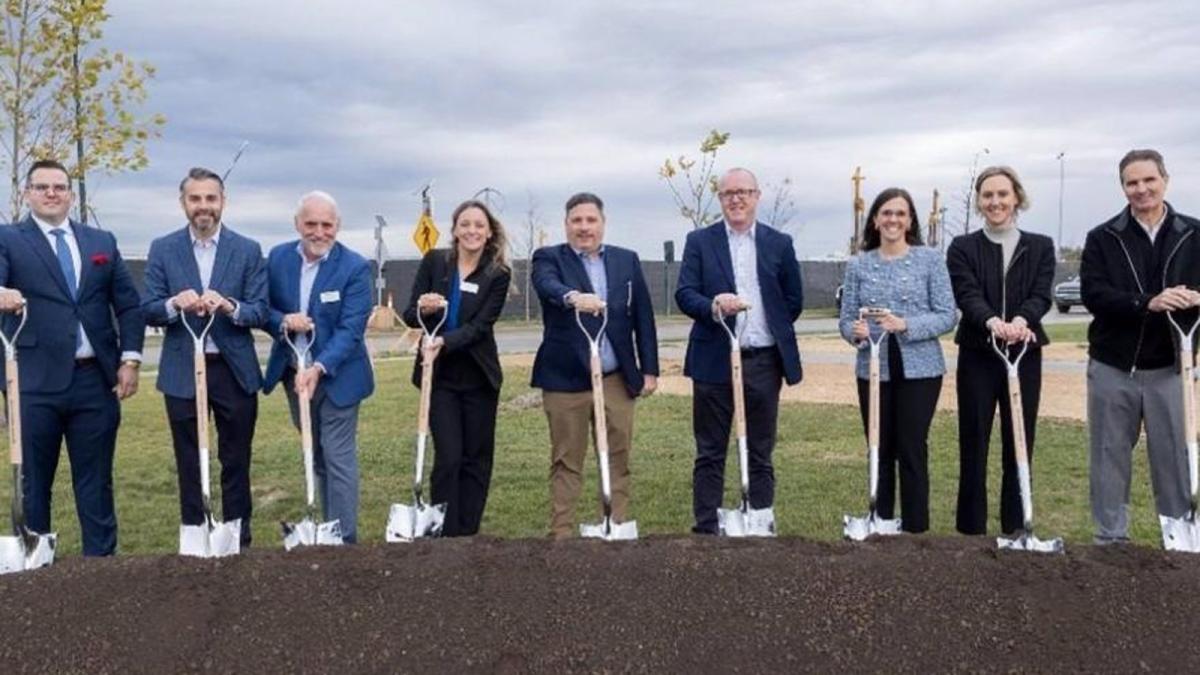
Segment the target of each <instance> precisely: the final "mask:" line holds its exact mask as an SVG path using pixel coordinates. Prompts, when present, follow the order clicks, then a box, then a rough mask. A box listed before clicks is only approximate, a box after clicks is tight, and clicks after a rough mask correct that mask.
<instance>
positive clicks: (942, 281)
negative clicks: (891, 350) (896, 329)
mask: <svg viewBox="0 0 1200 675" xmlns="http://www.w3.org/2000/svg"><path fill="white" fill-rule="evenodd" d="M860 307H886V308H888V309H890V310H891V311H892V314H895V315H896V316H900V317H903V318H904V321H905V323H906V324H907V325H908V327H907V329H906V330H905V331H904V332H903V333H897V334H894V335H890V336H888V337H887V338H885V339H884V342H883V344H882V345H881V350H882V352H883V359H882V363H881V368H880V371H879V373H880V377H881V379H882V380H883V381H884V382H887V381H888V379H889V374H888V360H887V348H888V346H887V341H888V340H893V339H895V340H899V345H900V356H901V358H902V359H903V361H904V375H905V377H908V378H922V377H937V376H939V375H942V374H943V373H945V372H946V360H945V357H943V355H942V346H941V344H939V343H938V336H939V335H942V334H943V333H947V332H949V331H950V330H951V329H953V328H954V324H955V323H956V322H957V320H958V313H957V310H956V309H955V307H954V293H953V292H952V291H951V289H950V274H949V272H947V271H946V260H945V258H943V257H942V254H941V252H940V251H937V250H935V249H932V248H929V247H927V246H913V247H912V248H910V249H909V250H908V254H907V255H905V256H904V257H902V258H896V259H894V260H885V259H883V258H882V257H881V256H880V255H879V249H875V250H871V251H866V252H864V253H861V254H859V255H857V256H855V257H853V258H851V259H850V262H849V264H848V265H846V278H845V280H844V281H843V284H842V312H841V317H840V321H839V322H838V328H839V330H841V333H842V337H843V338H845V339H846V340H847V341H849V342H850V343H851V344H855V343H854V340H853V338H852V337H851V330H852V328H853V325H852V324H853V323H854V321H856V320H857V319H858V310H859V308H860ZM870 325H871V330H872V335H873V336H878V333H876V332H874V331H878V330H879V327H878V326H876V325H874V322H871V323H870ZM856 346H857V347H858V349H859V352H858V360H857V362H856V365H855V373H856V374H857V375H858V377H859V378H861V379H864V380H865V379H866V378H867V372H868V370H867V369H868V359H869V356H870V350H869V346H870V345H869V344H868V343H867V341H866V340H863V341H862V343H861V344H856Z"/></svg>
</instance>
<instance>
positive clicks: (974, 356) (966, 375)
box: [955, 348, 1042, 534]
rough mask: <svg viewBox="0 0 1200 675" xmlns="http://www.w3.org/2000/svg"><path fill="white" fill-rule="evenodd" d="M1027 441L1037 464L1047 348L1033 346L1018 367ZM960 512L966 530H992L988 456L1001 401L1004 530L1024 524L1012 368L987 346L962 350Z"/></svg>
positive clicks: (961, 527) (1009, 531)
mask: <svg viewBox="0 0 1200 675" xmlns="http://www.w3.org/2000/svg"><path fill="white" fill-rule="evenodd" d="M1017 377H1018V378H1019V379H1020V381H1021V408H1022V412H1023V413H1024V416H1025V445H1026V450H1027V451H1028V454H1029V463H1030V467H1031V468H1032V466H1033V442H1034V438H1035V432H1036V431H1037V415H1038V404H1039V402H1040V400H1041V394H1042V350H1040V349H1030V350H1029V353H1028V354H1026V355H1025V358H1024V359H1022V360H1021V365H1020V366H1019V367H1018V368H1017ZM957 380H958V384H957V389H958V453H959V472H958V511H957V513H956V516H955V527H957V528H958V531H959V532H962V533H963V534H986V533H987V457H988V442H989V441H990V440H991V437H992V421H993V420H994V419H995V417H996V405H997V404H999V405H1000V440H1001V444H1002V450H1001V455H1000V457H1001V459H1000V465H1001V467H1002V472H1003V473H1002V478H1001V481H1000V528H1001V530H1002V531H1003V532H1004V533H1005V534H1012V533H1013V532H1014V531H1015V530H1018V529H1020V528H1021V527H1022V525H1023V524H1024V520H1025V518H1024V514H1023V513H1022V510H1021V487H1020V485H1019V483H1018V481H1017V460H1016V455H1015V450H1014V446H1013V435H1012V411H1011V410H1010V408H1009V405H1008V372H1007V371H1006V370H1005V367H1004V364H1003V363H1002V362H1001V361H1000V357H998V356H996V354H995V353H993V352H992V351H990V350H989V351H984V350H981V349H966V348H964V349H959V350H958V375H957Z"/></svg>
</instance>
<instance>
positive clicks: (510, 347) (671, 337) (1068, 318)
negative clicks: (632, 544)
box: [142, 310, 1091, 366]
mask: <svg viewBox="0 0 1200 675" xmlns="http://www.w3.org/2000/svg"><path fill="white" fill-rule="evenodd" d="M1090 320H1091V316H1090V315H1089V314H1085V313H1083V312H1072V313H1070V314H1060V313H1059V312H1058V310H1050V313H1049V314H1047V315H1046V318H1045V323H1048V324H1053V323H1086V322H1088V321H1090ZM691 327H692V322H691V321H690V320H688V319H686V318H682V317H680V316H678V315H674V316H670V317H659V320H658V341H659V343H660V344H662V355H663V356H664V357H667V358H682V356H683V347H684V346H685V344H686V342H687V337H688V331H689V330H691ZM796 332H797V333H799V334H801V335H816V334H821V333H835V332H837V319H834V318H815V319H809V318H805V317H803V316H802V317H801V318H800V320H799V321H797V322H796ZM256 336H257V339H256V341H255V348H256V349H257V351H258V355H259V360H262V361H264V362H265V360H266V358H267V355H268V354H269V352H270V350H271V343H270V341H269V340H268V339H267V337H266V336H265V335H263V334H262V333H256ZM399 337H400V334H398V333H395V334H384V335H377V334H372V335H369V336H368V338H367V340H368V342H369V343H370V345H371V347H372V349H374V350H375V351H377V352H378V351H393V350H395V349H396V346H397V344H398V342H399ZM541 342H542V326H541V324H537V323H535V324H528V325H527V324H522V323H512V322H505V323H502V324H500V325H499V326H498V327H497V330H496V345H497V346H498V347H499V349H500V352H501V353H502V354H522V353H529V352H534V351H537V348H538V345H539V344H541ZM161 351H162V349H161V340H160V339H158V338H151V339H150V340H148V341H147V345H146V348H145V349H144V350H143V354H142V357H143V359H144V363H145V364H146V365H148V366H157V365H158V359H159V355H160V353H161ZM806 358H808V357H806ZM851 359H852V355H851V354H849V353H847V355H846V357H845V359H844V360H845V361H846V362H849V361H850V360H851ZM842 360H843V359H841V358H838V359H836V362H839V363H840V362H841V361H842Z"/></svg>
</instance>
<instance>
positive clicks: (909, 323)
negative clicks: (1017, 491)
mask: <svg viewBox="0 0 1200 675" xmlns="http://www.w3.org/2000/svg"><path fill="white" fill-rule="evenodd" d="M862 251H863V252H862V253H861V254H860V255H858V256H855V257H854V258H853V259H851V260H850V263H849V264H848V265H847V266H846V278H845V281H844V282H843V291H842V293H843V295H842V310H841V320H840V322H839V328H840V330H841V333H842V337H844V338H845V339H846V340H847V341H849V342H850V343H851V344H853V345H855V346H856V347H858V349H859V351H858V359H857V364H856V374H857V376H858V401H859V406H860V408H861V409H862V417H863V426H864V428H865V427H866V424H867V406H868V403H867V396H868V382H867V376H868V359H869V347H870V344H869V342H868V340H867V336H868V334H870V335H871V336H872V337H878V336H879V332H880V331H883V332H886V333H887V337H886V338H884V341H883V349H882V351H883V354H882V355H881V363H880V379H881V380H882V385H881V387H880V420H879V422H880V424H879V488H878V493H877V504H876V506H877V509H878V513H879V516H880V517H881V518H887V519H890V518H894V517H895V516H894V508H895V505H894V502H895V495H896V473H897V467H898V468H899V474H900V512H901V514H902V518H901V527H902V529H903V530H904V531H905V532H914V533H915V532H924V531H925V530H927V529H929V443H928V441H929V425H930V423H931V422H932V421H933V413H934V409H935V408H936V407H937V400H938V396H939V395H940V394H941V391H942V375H943V374H944V373H945V372H946V362H945V359H944V357H943V356H942V347H941V345H940V344H939V343H938V336H939V335H941V334H943V333H946V332H949V331H950V329H952V328H954V323H955V320H956V319H957V314H956V311H955V306H954V295H953V293H952V292H951V290H950V276H949V274H948V273H947V271H946V262H945V260H944V259H943V258H942V254H941V253H940V252H938V251H936V250H934V249H931V248H927V247H926V246H924V245H923V243H922V240H921V226H920V221H919V219H918V217H917V212H916V207H915V206H914V205H913V200H912V196H910V195H909V194H908V192H907V191H906V190H903V189H900V188H888V189H887V190H884V191H883V192H881V193H879V196H878V197H876V198H875V201H874V202H873V203H872V204H871V209H870V211H869V212H868V214H867V221H866V229H865V231H864V233H863V243H862ZM864 307H872V308H881V309H886V310H888V313H887V315H885V316H882V317H879V318H870V319H865V320H863V319H859V309H860V308H864Z"/></svg>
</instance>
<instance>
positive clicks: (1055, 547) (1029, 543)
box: [996, 532, 1065, 553]
mask: <svg viewBox="0 0 1200 675" xmlns="http://www.w3.org/2000/svg"><path fill="white" fill-rule="evenodd" d="M996 548H998V549H1000V550H1001V551H1030V552H1033V553H1063V552H1064V550H1065V549H1064V548H1063V540H1062V539H1061V538H1059V537H1055V538H1054V539H1048V540H1045V541H1043V540H1041V539H1038V538H1037V537H1035V536H1033V535H1032V534H1030V533H1029V532H1023V533H1021V536H1019V537H1014V538H1012V539H1009V538H1007V537H996Z"/></svg>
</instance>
